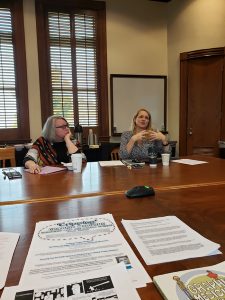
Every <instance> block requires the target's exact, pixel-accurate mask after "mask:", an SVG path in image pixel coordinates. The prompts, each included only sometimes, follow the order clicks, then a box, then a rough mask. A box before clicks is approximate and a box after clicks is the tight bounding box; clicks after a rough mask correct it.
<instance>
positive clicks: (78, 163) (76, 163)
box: [71, 153, 82, 173]
mask: <svg viewBox="0 0 225 300" xmlns="http://www.w3.org/2000/svg"><path fill="white" fill-rule="evenodd" d="M71 160H72V167H73V172H75V173H80V172H81V167H82V153H75V154H72V155H71Z"/></svg>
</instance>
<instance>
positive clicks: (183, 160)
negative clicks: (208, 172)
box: [172, 158, 208, 166]
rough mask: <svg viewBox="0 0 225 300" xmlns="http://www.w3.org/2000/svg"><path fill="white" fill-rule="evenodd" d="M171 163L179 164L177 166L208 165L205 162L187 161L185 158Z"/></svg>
mask: <svg viewBox="0 0 225 300" xmlns="http://www.w3.org/2000/svg"><path fill="white" fill-rule="evenodd" d="M172 162H176V163H179V164H185V165H191V166H194V165H201V164H207V163H208V162H207V161H202V160H195V159H187V158H183V159H176V160H172Z"/></svg>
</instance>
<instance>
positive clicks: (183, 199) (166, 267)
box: [0, 167, 225, 300]
mask: <svg viewBox="0 0 225 300" xmlns="http://www.w3.org/2000/svg"><path fill="white" fill-rule="evenodd" d="M194 168H195V167H193V170H194ZM178 170H179V169H178ZM187 170H188V169H187ZM187 172H189V171H187ZM193 176H194V171H193ZM204 176H205V174H203V177H204ZM216 180H218V179H216ZM190 181H191V179H190ZM122 186H125V185H121V186H120V188H121V187H122ZM224 194H225V185H223V184H221V185H207V186H200V185H198V186H197V185H196V186H194V187H191V186H190V187H189V188H180V189H178V188H176V189H168V190H158V191H156V195H155V196H152V197H147V198H138V199H127V198H126V197H125V195H123V194H114V195H113V194H112V195H99V196H92V197H83V198H77V197H74V198H71V199H67V200H65V199H64V201H47V202H44V201H43V202H37V203H24V204H14V205H2V206H0V231H5V232H19V233H20V239H19V242H18V245H17V247H16V250H15V254H14V256H13V260H12V263H11V267H10V270H9V274H8V278H7V282H6V286H11V285H17V284H18V283H19V279H20V276H21V273H22V269H23V265H24V262H25V258H26V255H27V253H28V249H29V246H30V242H31V239H32V235H33V232H34V228H35V223H36V222H38V221H44V220H54V219H63V218H75V217H82V216H90V215H97V214H104V213H108V212H109V213H112V214H113V216H114V218H115V220H116V223H117V224H118V226H119V229H120V230H121V232H122V233H123V235H124V237H125V238H126V239H127V241H128V242H129V244H130V245H131V247H132V248H133V250H134V252H135V253H136V255H137V256H138V258H139V259H140V261H141V263H142V264H143V266H144V267H145V269H146V270H147V272H148V273H149V275H150V276H151V277H153V276H155V275H159V274H164V273H168V272H173V271H179V270H184V269H191V268H197V267H203V266H209V265H213V264H216V263H219V262H221V261H223V260H225V254H224V253H225V239H224V237H225V217H224V216H225V197H224ZM167 215H176V216H177V217H178V218H180V219H181V220H182V221H184V222H185V223H186V224H188V225H189V226H191V227H192V228H193V229H194V230H197V231H198V232H199V233H200V234H202V235H203V236H205V237H206V238H208V239H210V240H213V241H214V242H217V243H219V244H221V248H220V250H221V251H222V253H223V254H222V255H215V256H208V257H201V258H193V259H187V260H181V261H176V262H170V263H163V264H157V265H152V266H147V265H146V264H145V263H144V261H143V260H142V258H141V256H140V255H139V253H138V251H137V250H136V248H135V247H134V245H133V243H132V242H131V240H130V239H129V237H128V235H127V234H126V232H125V230H124V228H123V226H122V224H121V219H142V218H151V217H162V216H167ZM138 293H139V294H140V297H141V299H142V300H150V299H152V300H153V299H154V300H162V296H161V295H160V294H159V292H158V290H157V289H156V288H155V286H154V284H153V283H150V284H148V285H147V287H145V288H141V289H138Z"/></svg>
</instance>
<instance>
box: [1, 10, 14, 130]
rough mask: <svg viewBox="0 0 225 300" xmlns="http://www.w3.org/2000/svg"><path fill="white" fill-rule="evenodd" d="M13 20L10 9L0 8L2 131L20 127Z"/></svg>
mask: <svg viewBox="0 0 225 300" xmlns="http://www.w3.org/2000/svg"><path fill="white" fill-rule="evenodd" d="M11 19H12V17H11V12H10V9H8V8H0V129H8V128H17V127H18V120H17V99H16V80H15V67H14V64H15V59H14V46H13V34H12V24H11Z"/></svg>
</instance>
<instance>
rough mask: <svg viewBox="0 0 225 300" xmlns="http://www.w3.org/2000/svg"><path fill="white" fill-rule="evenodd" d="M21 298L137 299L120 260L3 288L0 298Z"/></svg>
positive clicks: (71, 299) (11, 299)
mask: <svg viewBox="0 0 225 300" xmlns="http://www.w3.org/2000/svg"><path fill="white" fill-rule="evenodd" d="M9 299H10V300H20V299H21V300H22V299H34V300H40V299H46V300H47V299H52V300H53V299H55V300H57V299H64V300H67V299H68V300H90V299H96V300H97V299H120V300H128V299H129V300H140V297H139V295H138V293H137V291H136V290H135V288H134V286H133V285H132V284H131V281H130V280H129V277H128V275H127V272H126V269H125V267H124V264H117V265H115V266H112V267H109V268H105V269H100V270H96V271H93V272H90V273H83V274H80V275H76V276H71V277H70V278H67V279H66V281H65V278H64V277H62V278H56V279H52V280H48V281H46V282H45V284H42V285H40V284H39V283H38V285H37V283H36V284H35V285H26V286H25V285H24V286H16V287H10V288H5V290H4V292H3V294H2V298H1V300H9Z"/></svg>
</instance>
